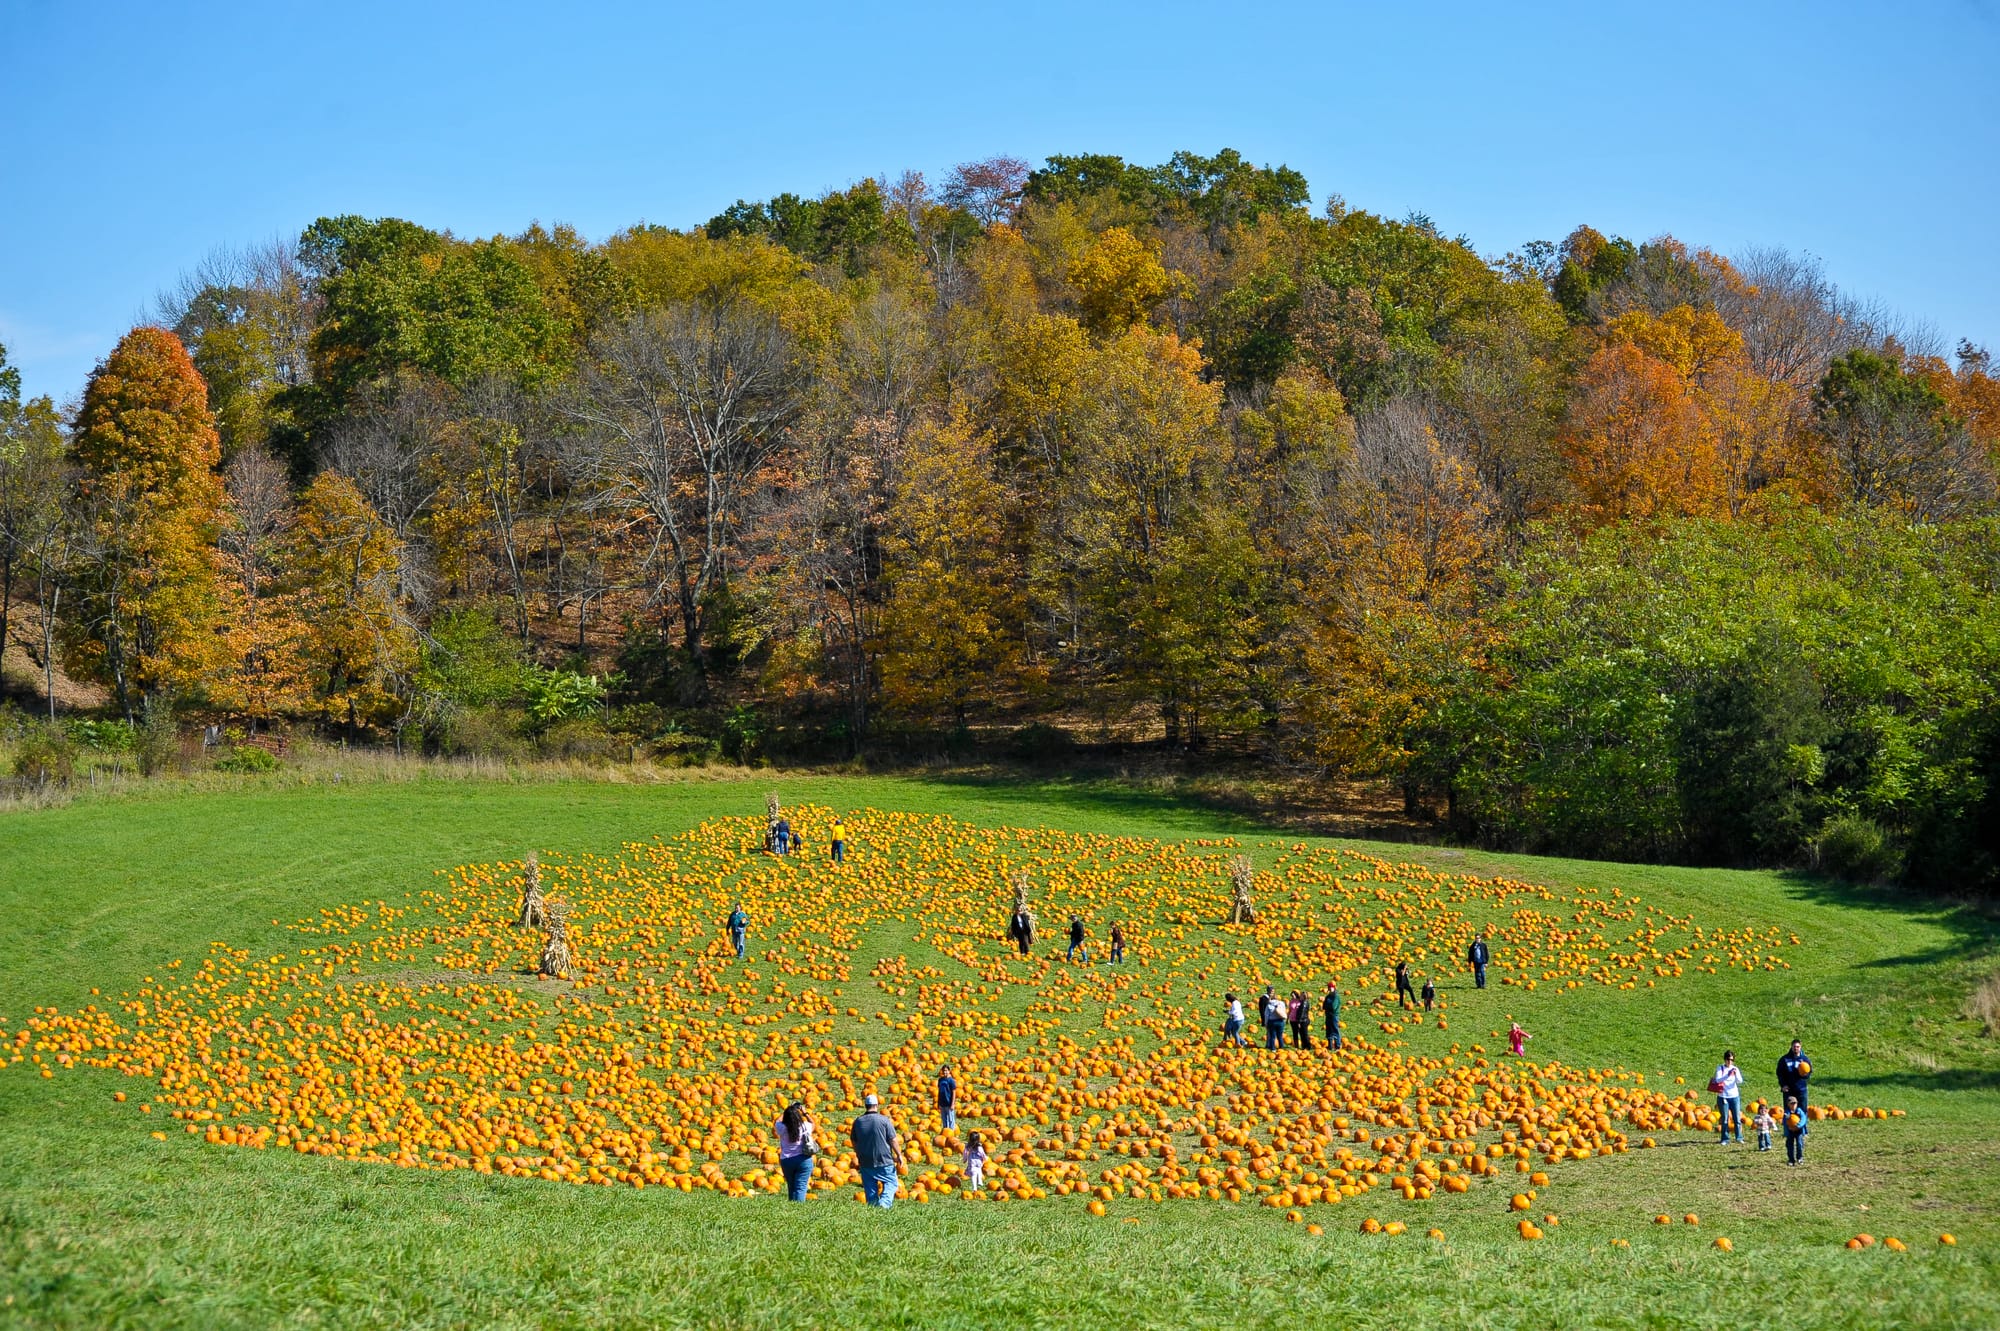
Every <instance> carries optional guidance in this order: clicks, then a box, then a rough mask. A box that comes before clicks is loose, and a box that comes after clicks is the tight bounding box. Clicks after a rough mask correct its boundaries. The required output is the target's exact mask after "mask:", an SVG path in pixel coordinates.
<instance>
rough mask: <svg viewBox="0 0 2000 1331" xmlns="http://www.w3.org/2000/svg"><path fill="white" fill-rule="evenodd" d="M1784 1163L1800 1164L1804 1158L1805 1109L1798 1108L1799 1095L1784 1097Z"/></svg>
mask: <svg viewBox="0 0 2000 1331" xmlns="http://www.w3.org/2000/svg"><path fill="white" fill-rule="evenodd" d="M1784 1121H1785V1163H1786V1164H1788V1165H1796V1164H1802V1163H1804V1161H1805V1158H1806V1111H1805V1110H1803V1109H1801V1108H1799V1097H1798V1096H1796V1095H1788V1096H1786V1097H1785V1120H1784Z"/></svg>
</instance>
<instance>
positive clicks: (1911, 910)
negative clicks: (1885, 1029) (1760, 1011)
mask: <svg viewBox="0 0 2000 1331" xmlns="http://www.w3.org/2000/svg"><path fill="white" fill-rule="evenodd" d="M1778 878H1779V881H1780V882H1781V883H1782V884H1783V885H1784V888H1785V891H1786V892H1787V893H1788V894H1789V895H1791V896H1793V897H1795V898H1797V899H1799V900H1801V901H1809V902H1812V903H1814V904H1815V905H1827V906H1848V907H1852V908H1855V909H1858V910H1881V911H1891V912H1894V913H1895V914H1898V915H1905V916H1909V915H1917V916H1923V917H1926V918H1927V919H1928V920H1929V921H1930V922H1931V923H1934V924H1936V925H1938V926H1940V927H1941V928H1944V929H1946V930H1948V931H1949V932H1950V934H1951V941H1950V942H1948V943H1945V944H1943V945H1941V946H1939V947H1932V948H1925V949H1924V950H1923V951H1921V952H1906V953H1901V954H1898V955H1895V956H1887V957H1876V958H1873V959H1872V960H1869V961H1864V962H1861V963H1860V965H1861V967H1862V968H1863V969H1868V970H1895V969H1900V968H1902V967H1908V966H1938V965H1944V964H1948V963H1951V962H1959V961H1970V960H1974V959H1977V958H1980V957H1985V956H1989V955H1993V954H1995V953H2000V907H1996V903H1993V902H1988V901H1971V900H1966V899H1964V898H1948V897H1940V896H1931V895H1927V894H1925V893H1922V892H1918V891H1915V890H1912V889H1910V888H1902V887H1880V886H1876V885H1874V884H1868V883H1850V882H1847V881H1845V880H1843V879H1839V878H1827V877H1822V876H1820V875H1818V874H1812V873H1806V872H1804V871H1803V870H1796V869H1795V870H1791V871H1789V872H1786V873H1782V874H1780V875H1779V876H1778Z"/></svg>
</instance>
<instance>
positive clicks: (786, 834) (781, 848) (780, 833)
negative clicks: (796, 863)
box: [771, 814, 793, 855]
mask: <svg viewBox="0 0 2000 1331" xmlns="http://www.w3.org/2000/svg"><path fill="white" fill-rule="evenodd" d="M771 837H772V840H774V841H776V842H777V843H778V854H780V855H789V854H791V853H792V849H793V847H792V820H791V819H789V818H787V817H785V816H784V815H783V814H780V815H778V825H777V827H776V828H775V829H774V830H773V831H772V833H771Z"/></svg>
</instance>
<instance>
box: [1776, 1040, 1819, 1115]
mask: <svg viewBox="0 0 2000 1331" xmlns="http://www.w3.org/2000/svg"><path fill="white" fill-rule="evenodd" d="M1811 1081H1812V1060H1811V1059H1809V1058H1807V1057H1806V1047H1805V1045H1804V1043H1803V1042H1801V1041H1798V1040H1794V1041H1792V1047H1791V1049H1790V1050H1788V1051H1787V1052H1786V1054H1785V1056H1784V1057H1783V1058H1781V1059H1779V1060H1778V1089H1779V1090H1780V1091H1782V1092H1784V1093H1785V1094H1786V1095H1789V1096H1796V1097H1797V1098H1798V1102H1799V1108H1800V1109H1804V1108H1805V1107H1806V1106H1807V1105H1809V1104H1811V1103H1812V1100H1811V1098H1810V1097H1809V1096H1808V1095H1807V1094H1806V1091H1807V1087H1808V1085H1809V1083H1810V1082H1811Z"/></svg>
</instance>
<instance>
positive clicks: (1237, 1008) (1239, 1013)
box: [1222, 994, 1243, 1049]
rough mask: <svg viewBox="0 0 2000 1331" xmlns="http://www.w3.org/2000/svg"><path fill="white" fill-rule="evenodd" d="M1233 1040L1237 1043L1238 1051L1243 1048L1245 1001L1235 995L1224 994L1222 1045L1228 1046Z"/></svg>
mask: <svg viewBox="0 0 2000 1331" xmlns="http://www.w3.org/2000/svg"><path fill="white" fill-rule="evenodd" d="M1231 1040H1234V1041H1235V1042H1236V1047H1237V1048H1238V1049H1241V1048H1242V1047H1243V1001H1242V1000H1241V999H1239V998H1237V996H1236V995H1235V994H1224V995H1223V996H1222V1043H1224V1044H1228V1043H1229V1042H1230V1041H1231Z"/></svg>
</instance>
